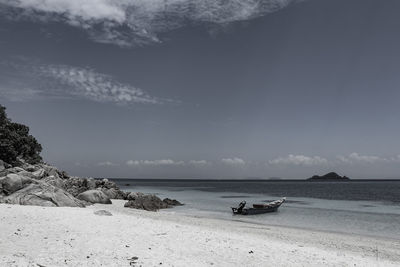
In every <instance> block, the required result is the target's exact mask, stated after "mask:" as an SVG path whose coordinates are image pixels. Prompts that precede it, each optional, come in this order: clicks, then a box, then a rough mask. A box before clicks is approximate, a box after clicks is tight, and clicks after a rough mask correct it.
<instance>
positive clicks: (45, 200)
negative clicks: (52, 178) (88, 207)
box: [2, 181, 85, 207]
mask: <svg viewBox="0 0 400 267" xmlns="http://www.w3.org/2000/svg"><path fill="white" fill-rule="evenodd" d="M2 202H4V203H7V204H19V205H33V206H49V207H85V203H84V202H83V201H80V200H78V199H76V198H75V197H73V196H72V195H71V194H69V193H68V192H66V191H64V190H62V189H60V188H57V187H55V186H53V185H50V184H48V183H45V182H41V181H39V182H36V183H32V184H30V185H28V186H27V187H25V188H23V189H21V190H18V191H16V192H14V193H13V194H11V195H9V196H7V197H5V198H3V199H2Z"/></svg>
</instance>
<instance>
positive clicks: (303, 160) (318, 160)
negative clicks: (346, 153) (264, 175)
mask: <svg viewBox="0 0 400 267" xmlns="http://www.w3.org/2000/svg"><path fill="white" fill-rule="evenodd" d="M269 163H270V164H286V165H303V166H313V165H324V164H327V163H328V160H327V159H325V158H322V157H319V156H314V157H308V156H304V155H292V154H290V155H289V156H287V157H280V158H276V159H273V160H270V161H269Z"/></svg>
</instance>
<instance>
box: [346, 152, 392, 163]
mask: <svg viewBox="0 0 400 267" xmlns="http://www.w3.org/2000/svg"><path fill="white" fill-rule="evenodd" d="M338 159H339V161H340V162H342V163H347V164H356V163H369V164H371V163H383V162H388V163H390V162H400V155H399V156H397V157H391V158H384V157H379V156H371V155H360V154H358V153H356V152H354V153H351V154H349V155H348V156H338Z"/></svg>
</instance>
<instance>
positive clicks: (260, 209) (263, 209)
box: [232, 198, 286, 215]
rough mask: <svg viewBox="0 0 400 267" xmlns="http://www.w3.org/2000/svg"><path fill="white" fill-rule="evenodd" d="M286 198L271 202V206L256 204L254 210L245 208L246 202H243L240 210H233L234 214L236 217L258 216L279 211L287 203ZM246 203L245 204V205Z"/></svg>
mask: <svg viewBox="0 0 400 267" xmlns="http://www.w3.org/2000/svg"><path fill="white" fill-rule="evenodd" d="M285 200H286V198H283V199H280V200H277V201H274V202H271V203H269V204H265V205H263V204H255V205H254V207H253V208H245V207H244V205H245V203H246V202H242V203H241V205H242V206H239V208H232V212H233V214H236V215H257V214H264V213H270V212H276V211H278V208H279V207H280V206H281V205H282V204H283V203H284V202H285ZM243 203H244V204H243Z"/></svg>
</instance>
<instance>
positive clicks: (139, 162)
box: [126, 159, 185, 166]
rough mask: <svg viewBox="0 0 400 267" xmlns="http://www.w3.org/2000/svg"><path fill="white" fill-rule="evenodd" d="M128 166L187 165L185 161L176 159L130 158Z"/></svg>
mask: <svg viewBox="0 0 400 267" xmlns="http://www.w3.org/2000/svg"><path fill="white" fill-rule="evenodd" d="M126 164H127V165H128V166H171V165H172V166H173V165H185V162H184V161H174V160H172V159H158V160H128V161H127V162H126Z"/></svg>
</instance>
